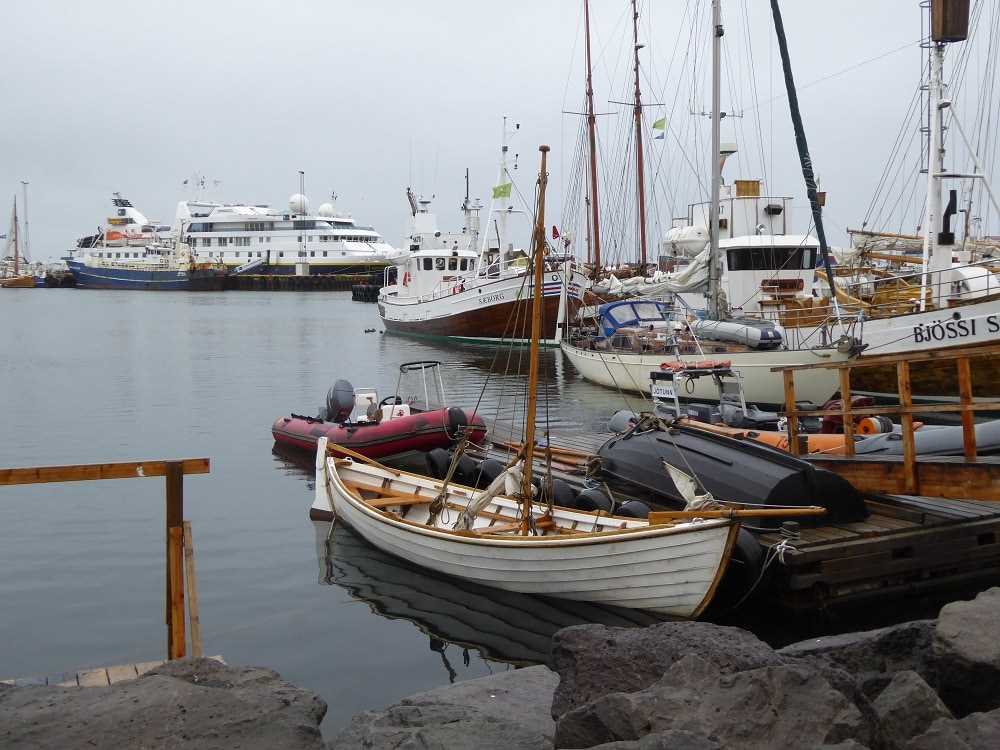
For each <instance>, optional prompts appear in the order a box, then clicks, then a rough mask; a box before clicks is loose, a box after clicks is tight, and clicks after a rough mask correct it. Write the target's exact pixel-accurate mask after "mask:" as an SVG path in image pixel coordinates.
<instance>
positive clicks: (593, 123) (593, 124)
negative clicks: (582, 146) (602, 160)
mask: <svg viewBox="0 0 1000 750" xmlns="http://www.w3.org/2000/svg"><path fill="white" fill-rule="evenodd" d="M583 24H584V28H585V30H586V40H587V45H586V46H587V139H588V141H589V144H590V221H591V230H590V240H591V241H592V242H593V261H594V276H595V278H596V277H597V275H598V274H599V273H600V270H601V225H600V221H599V218H598V217H599V215H600V212H599V210H598V204H597V116H596V115H595V114H594V83H593V66H592V64H591V57H590V0H583ZM587 260H590V258H588V259H587Z"/></svg>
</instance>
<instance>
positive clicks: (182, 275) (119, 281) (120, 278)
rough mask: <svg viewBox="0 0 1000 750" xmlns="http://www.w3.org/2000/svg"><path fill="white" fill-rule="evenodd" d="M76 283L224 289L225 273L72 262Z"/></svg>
mask: <svg viewBox="0 0 1000 750" xmlns="http://www.w3.org/2000/svg"><path fill="white" fill-rule="evenodd" d="M69 270H70V272H71V273H72V274H73V279H74V280H75V281H76V286H77V287H79V288H83V289H142V290H147V291H180V292H214V291H221V290H222V288H223V284H224V282H225V278H226V272H225V271H221V270H215V269H211V270H201V269H195V270H191V271H187V270H178V269H172V270H152V269H150V270H146V269H135V268H113V267H99V266H89V265H87V264H86V263H81V262H79V261H70V262H69Z"/></svg>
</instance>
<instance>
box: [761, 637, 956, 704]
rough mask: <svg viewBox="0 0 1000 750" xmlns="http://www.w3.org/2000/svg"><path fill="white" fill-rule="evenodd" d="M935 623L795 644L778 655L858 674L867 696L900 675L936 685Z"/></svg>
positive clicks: (856, 675) (779, 651)
mask: <svg viewBox="0 0 1000 750" xmlns="http://www.w3.org/2000/svg"><path fill="white" fill-rule="evenodd" d="M933 640H934V621H933V620H915V621H913V622H906V623H902V624H901V625H892V626H890V627H887V628H879V629H878V630H866V631H863V632H860V633H845V634H843V635H833V636H827V637H824V638H812V639H810V640H808V641H802V642H800V643H793V644H791V645H790V646H785V648H782V649H779V650H778V654H779V655H781V656H783V657H786V658H790V659H796V660H804V661H806V662H811V663H814V664H829V665H831V666H834V667H838V668H840V669H843V670H845V671H846V672H848V673H850V674H852V675H854V676H855V677H856V678H857V680H858V683H859V684H860V685H861V687H862V689H863V690H864V692H865V694H866V695H868V696H869V697H870V698H873V697H874V696H876V695H878V694H879V693H880V692H881V691H882V690H883V689H884V688H885V687H886V686H887V685H888V684H889V682H890V681H891V680H892V676H893V675H894V674H895V673H896V672H901V671H904V670H909V671H913V672H916V673H917V674H919V675H920V676H921V677H923V678H924V680H925V681H926V682H927V683H929V684H931V685H935V684H936V683H937V678H936V674H935V664H934V659H933V654H932V647H931V644H932V642H933Z"/></svg>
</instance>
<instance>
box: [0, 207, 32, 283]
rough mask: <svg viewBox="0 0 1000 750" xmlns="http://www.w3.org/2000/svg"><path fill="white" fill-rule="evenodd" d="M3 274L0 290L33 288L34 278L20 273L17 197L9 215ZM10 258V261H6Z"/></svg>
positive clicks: (0, 279) (0, 280) (0, 278)
mask: <svg viewBox="0 0 1000 750" xmlns="http://www.w3.org/2000/svg"><path fill="white" fill-rule="evenodd" d="M4 255H5V258H4V266H5V267H4V269H3V270H4V273H3V276H2V277H0V288H3V289H28V288H32V287H34V286H35V279H34V277H33V276H32V275H31V274H30V273H28V274H25V273H22V271H21V261H22V260H23V258H22V256H21V234H20V227H19V224H18V220H17V197H16V196H15V198H14V206H13V208H12V209H11V214H10V230H9V231H8V232H7V252H6V253H4ZM7 257H10V260H9V261H8V260H7Z"/></svg>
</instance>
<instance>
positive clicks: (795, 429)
mask: <svg viewBox="0 0 1000 750" xmlns="http://www.w3.org/2000/svg"><path fill="white" fill-rule="evenodd" d="M781 375H782V377H783V378H784V379H785V417H787V419H788V450H789V451H791V454H792V455H793V456H798V455H800V454H801V453H802V451H801V450H800V446H799V415H798V407H796V405H795V371H794V370H782V372H781Z"/></svg>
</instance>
